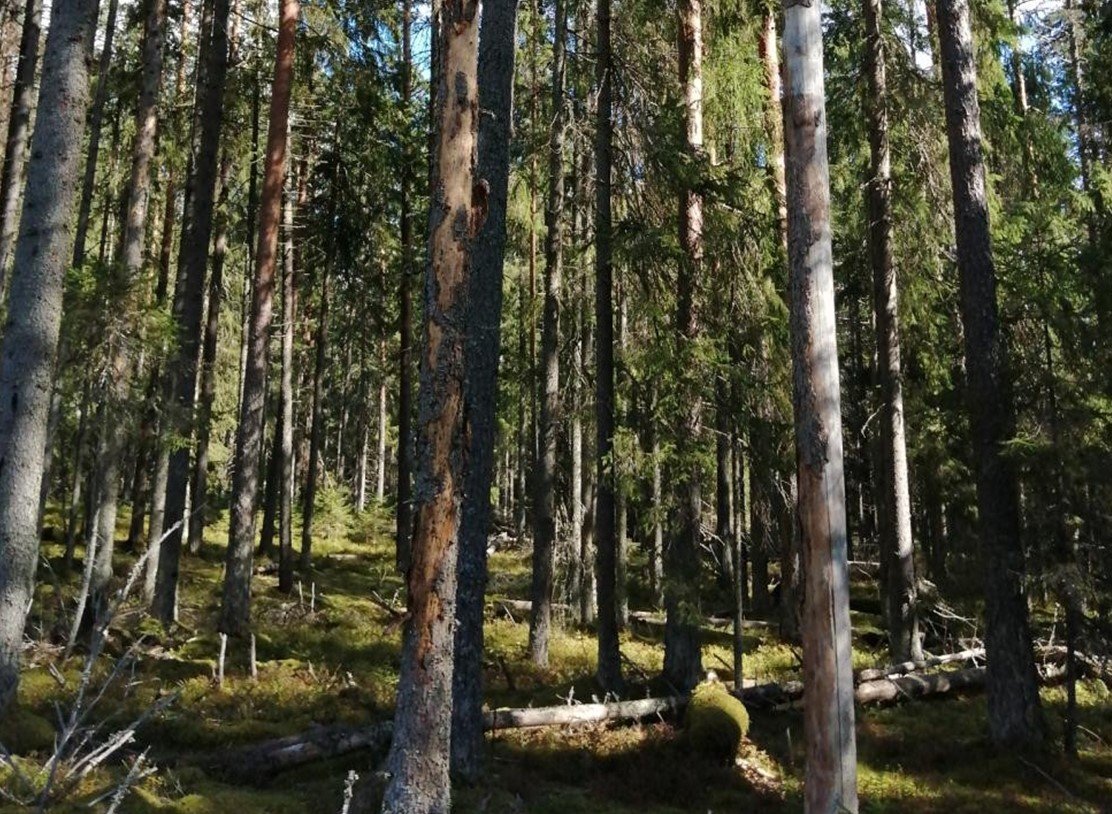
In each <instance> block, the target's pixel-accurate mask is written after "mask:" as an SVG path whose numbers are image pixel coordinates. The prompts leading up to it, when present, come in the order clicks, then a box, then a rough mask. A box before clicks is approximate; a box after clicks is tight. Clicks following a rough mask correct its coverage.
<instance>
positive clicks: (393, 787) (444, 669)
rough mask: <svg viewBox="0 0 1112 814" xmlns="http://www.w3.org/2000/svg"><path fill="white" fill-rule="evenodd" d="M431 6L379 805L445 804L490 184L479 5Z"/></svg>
mask: <svg viewBox="0 0 1112 814" xmlns="http://www.w3.org/2000/svg"><path fill="white" fill-rule="evenodd" d="M440 13H441V15H442V25H441V26H439V28H438V31H437V37H438V38H439V41H440V42H439V47H438V49H437V52H438V54H437V56H438V59H437V69H438V70H437V72H436V73H435V74H434V78H435V80H436V81H435V88H436V93H435V97H436V104H435V108H434V114H435V115H434V122H435V137H436V149H435V162H434V170H433V181H434V182H433V189H436V190H437V192H438V194H437V195H436V196H435V198H434V203H433V205H432V207H431V208H430V210H429V258H430V263H429V266H428V271H427V274H426V278H425V298H424V299H425V331H424V334H425V341H424V343H423V346H424V353H423V354H422V358H421V384H420V386H421V394H420V395H421V398H420V407H421V414H420V416H419V419H418V427H419V428H420V434H419V443H418V447H417V459H416V460H417V481H416V489H415V490H414V494H415V498H416V513H415V522H414V535H413V547H412V560H411V567H410V569H409V573H408V588H409V591H408V603H407V604H408V612H407V617H408V619H407V622H406V626H405V636H404V643H403V648H402V663H401V676H400V679H399V685H398V701H397V712H396V713H395V716H394V741H393V744H392V745H391V749H390V754H389V756H388V757H387V762H386V768H387V772H388V775H389V778H390V779H389V781H388V783H387V785H386V789H385V792H384V799H383V805H382V811H383V814H447V812H448V811H449V809H450V807H451V791H450V782H449V761H450V756H449V746H450V742H451V737H450V736H451V718H452V714H451V709H452V663H453V656H454V651H455V641H454V629H455V619H454V616H455V611H456V607H455V606H456V583H457V570H456V569H457V560H458V553H459V544H460V525H461V516H462V511H461V502H462V499H463V497H464V494H465V492H466V483H467V479H468V439H467V424H466V422H467V415H466V403H467V396H466V389H467V384H466V383H467V379H468V374H469V370H468V366H469V363H470V359H469V356H468V353H467V348H466V344H467V336H468V334H469V331H468V322H467V317H468V313H469V309H468V300H469V298H470V295H471V285H472V279H471V243H472V241H473V240H474V239H475V236H476V235H477V234H478V233H479V232H480V231H481V229H482V228H483V225H484V221H485V219H486V215H487V206H488V203H487V202H488V190H489V187H488V186H487V185H486V184H484V183H482V182H481V181H480V180H479V179H477V178H476V161H477V155H478V149H477V147H478V138H477V134H478V125H479V98H478V87H477V82H476V74H477V67H478V66H477V62H478V40H479V37H478V34H479V31H478V28H479V4H478V1H477V0H465V2H461V3H449V4H445V5H444V6H443V8H442V9H441V11H440Z"/></svg>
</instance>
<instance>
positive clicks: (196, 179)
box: [152, 0, 229, 625]
mask: <svg viewBox="0 0 1112 814" xmlns="http://www.w3.org/2000/svg"><path fill="white" fill-rule="evenodd" d="M228 16H229V0H212V4H211V6H206V8H205V10H204V13H203V14H202V20H201V35H200V36H201V39H200V44H201V48H200V57H199V64H198V79H199V80H200V87H199V90H198V98H197V105H196V110H195V114H194V129H195V130H196V131H197V132H198V134H199V138H198V141H197V145H196V148H195V150H194V153H193V156H192V158H191V159H190V160H191V161H192V172H191V173H190V177H189V186H188V188H187V189H186V193H185V198H186V202H187V205H186V207H185V212H184V218H183V220H184V226H183V229H182V235H181V247H180V249H179V252H178V283H177V288H176V290H175V292H174V314H173V316H174V321H175V323H176V327H177V330H176V337H175V348H174V350H173V353H172V358H171V362H170V364H169V365H168V366H167V378H166V382H165V402H166V409H167V417H168V421H167V423H168V425H169V426H168V429H170V430H171V431H172V432H174V433H176V434H177V435H178V436H179V437H180V438H183V439H188V438H190V437H191V436H192V433H193V409H194V400H195V397H196V381H197V360H198V358H199V356H200V353H199V352H198V351H199V349H200V345H201V317H202V311H203V310H204V293H205V267H206V265H207V263H208V251H209V240H210V238H211V237H212V212H213V203H214V199H215V196H216V178H217V171H218V166H217V165H218V163H219V151H220V130H221V126H222V124H223V120H224V85H225V80H226V78H227V71H228ZM189 454H190V449H189V446H188V445H182V446H180V447H179V448H177V449H175V450H173V452H172V453H171V454H170V460H169V469H168V470H167V480H166V504H165V509H164V522H165V523H166V524H167V526H168V528H170V529H172V531H171V532H170V533H169V534H168V535H167V536H166V539H164V540H163V541H162V544H161V547H160V553H159V559H158V578H157V584H156V586H155V598H154V602H153V607H152V611H153V613H154V615H155V617H156V618H158V619H159V621H161V622H162V623H163V624H164V625H170V624H172V623H173V622H174V619H175V615H176V612H177V592H178V570H179V566H180V561H181V544H182V537H183V531H182V528H181V526H180V525H177V524H178V522H179V521H181V520H183V519H184V514H185V498H186V488H187V486H188V482H189V474H190V467H189Z"/></svg>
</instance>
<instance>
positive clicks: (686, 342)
mask: <svg viewBox="0 0 1112 814" xmlns="http://www.w3.org/2000/svg"><path fill="white" fill-rule="evenodd" d="M677 11H678V14H679V73H680V85H681V86H682V88H683V97H684V126H685V131H686V132H685V139H684V147H685V151H686V152H687V155H688V157H689V158H691V159H692V160H698V159H699V158H700V156H701V155H702V151H703V19H702V0H681V2H680V4H679V7H678V10H677ZM679 229H680V249H681V252H682V260H681V263H680V270H679V284H678V290H677V296H676V300H677V302H676V334H677V342H678V343H679V348H678V351H679V353H678V354H677V359H678V360H682V362H681V363H682V364H683V365H684V367H685V368H692V367H694V365H693V364H691V360H693V359H694V358H695V343H696V342H697V341H698V338H699V318H698V309H697V304H696V298H697V294H698V290H699V286H700V284H701V277H702V270H703V198H702V195H701V193H699V192H698V191H696V190H695V189H693V188H691V187H687V188H685V189H683V190H682V191H681V193H680V206H679ZM693 373H694V371H692V370H690V369H689V370H688V371H687V373H686V374H685V375H683V376H681V381H682V382H683V386H684V387H685V390H686V392H684V398H686V399H687V407H686V408H685V411H684V415H683V417H682V419H681V421H680V426H679V427H678V428H677V438H676V453H677V458H678V460H679V464H678V467H679V471H678V472H676V473H675V483H676V487H677V489H676V494H677V506H678V508H677V511H676V515H677V516H676V532H675V534H676V536H675V539H673V540H672V541H671V545H669V546H668V547H667V548H666V550H665V562H664V573H665V591H664V605H665V612H666V613H667V619H668V624H667V625H666V627H665V631H664V676H665V678H667V680H668V681H669V682H670V683H671V684H672V685H673V686H674V687H675V688H676V689H678V690H680V691H682V692H686V691H687V690H690V689H691V688H692V687H694V686H695V685H696V684H697V683H699V681H701V680H702V678H703V675H702V674H703V666H702V657H701V654H700V643H699V627H698V624H697V622H696V621H695V618H696V617H697V616H698V615H699V585H698V580H699V568H700V566H699V559H700V557H699V550H700V544H701V542H702V540H701V538H702V534H701V531H700V527H701V515H702V503H703V501H702V471H701V470H702V467H701V466H700V465H699V463H698V460H697V456H698V451H699V441H700V437H701V436H702V418H703V416H702V413H703V405H702V398H701V394H700V392H699V390H700V387H701V382H699V381H698V376H697V375H692V374H693Z"/></svg>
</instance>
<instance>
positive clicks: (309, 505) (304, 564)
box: [301, 126, 362, 572]
mask: <svg viewBox="0 0 1112 814" xmlns="http://www.w3.org/2000/svg"><path fill="white" fill-rule="evenodd" d="M334 149H335V150H336V159H335V163H334V164H333V167H332V172H333V174H332V179H331V188H330V189H329V198H328V213H327V215H328V222H329V223H332V222H333V221H334V220H335V218H336V200H337V196H338V195H339V173H340V158H339V150H340V134H339V127H338V126H337V132H336V143H335V147H334ZM304 181H305V179H302V183H304ZM333 251H334V247H333V246H332V244H330V247H329V252H328V256H327V257H326V258H325V262H324V265H323V266H322V267H321V272H320V274H321V279H320V312H319V314H318V315H317V336H316V340H315V344H316V360H315V367H314V369H313V404H312V420H311V424H310V431H309V432H310V438H309V467H308V471H307V472H306V473H305V495H304V499H305V502H304V504H303V506H302V510H301V516H302V525H301V570H302V571H303V572H308V570H309V567H310V565H311V564H312V550H313V510H314V503H315V501H316V495H317V478H318V476H319V470H320V469H321V468H323V466H324V461H322V460H320V459H321V457H322V451H321V445H322V442H323V432H324V369H325V364H326V361H327V354H328V309H329V305H330V291H329V288H328V284H329V270H330V269H329V266H330V265H331V263H332V262H333V258H332V254H333ZM347 351H348V363H347V364H346V365H344V370H345V374H344V386H343V391H342V392H341V394H340V401H341V403H342V404H343V405H344V410H343V415H342V416H341V419H340V435H339V438H338V439H337V441H336V458H337V461H338V464H337V465H338V468H339V470H340V472H339V474H338V477H337V480H339V481H343V479H344V476H343V466H344V464H343V460H344V444H343V432H344V423H345V419H346V416H347V406H346V405H347V384H348V374H349V373H350V371H351V345H348V347H347ZM361 477H362V476H361Z"/></svg>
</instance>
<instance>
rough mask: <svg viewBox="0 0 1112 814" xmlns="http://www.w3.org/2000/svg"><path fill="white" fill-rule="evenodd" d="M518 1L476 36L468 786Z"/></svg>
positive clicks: (479, 697)
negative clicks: (482, 214) (481, 186)
mask: <svg viewBox="0 0 1112 814" xmlns="http://www.w3.org/2000/svg"><path fill="white" fill-rule="evenodd" d="M517 5H518V0H487V2H486V5H485V6H484V8H483V18H482V26H481V30H480V33H479V56H478V80H477V82H478V88H479V106H480V109H481V110H482V118H481V120H480V121H479V124H478V131H479V133H478V139H479V144H478V154H479V158H478V162H479V163H478V173H479V178H480V179H481V180H480V182H481V183H486V184H487V185H488V187H489V194H488V200H489V205H488V214H487V218H486V223H485V224H484V225H483V227H482V229H481V230H480V231H479V232H478V234H477V235H476V237H475V239H474V242H473V244H472V250H471V280H470V292H469V294H468V296H469V301H470V304H469V311H468V315H467V325H468V332H467V338H466V345H465V347H464V354H465V355H464V359H465V364H466V373H465V378H464V384H463V398H464V403H465V410H466V414H467V431H468V433H467V434H468V436H469V437H470V442H469V446H468V465H467V470H466V475H465V480H464V498H463V503H462V506H461V517H460V530H459V562H458V564H457V572H458V574H459V584H458V588H457V596H456V632H455V665H454V670H453V674H452V755H451V768H452V773H453V775H455V776H456V777H458V778H460V779H462V780H464V781H465V782H470V783H474V782H476V781H477V780H479V778H480V773H481V769H482V755H483V726H482V721H483V680H482V679H483V670H482V655H483V600H484V596H485V589H486V574H487V563H486V553H487V539H488V536H489V529H490V512H491V506H490V484H491V478H492V470H493V464H494V441H495V431H496V428H497V415H496V407H497V396H498V359H499V355H500V353H501V314H502V273H503V266H504V264H505V249H506V201H507V196H508V194H509V177H510V137H511V126H512V122H513V76H514V48H515V43H516V35H517ZM475 303H482V306H481V307H474V305H473V304H475Z"/></svg>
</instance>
